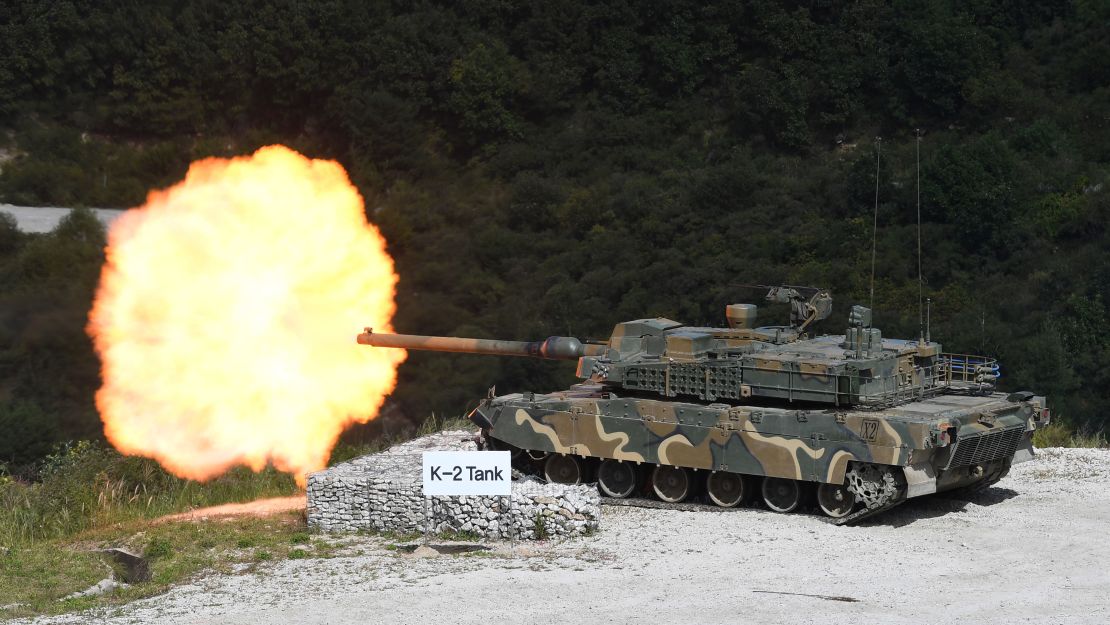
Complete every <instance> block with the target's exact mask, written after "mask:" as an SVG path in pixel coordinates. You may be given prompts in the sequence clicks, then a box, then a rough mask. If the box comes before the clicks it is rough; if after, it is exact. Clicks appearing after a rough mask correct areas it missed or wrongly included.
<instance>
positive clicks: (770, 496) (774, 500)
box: [763, 477, 802, 512]
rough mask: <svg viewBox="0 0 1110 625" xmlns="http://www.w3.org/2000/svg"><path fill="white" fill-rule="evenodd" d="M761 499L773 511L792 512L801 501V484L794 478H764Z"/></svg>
mask: <svg viewBox="0 0 1110 625" xmlns="http://www.w3.org/2000/svg"><path fill="white" fill-rule="evenodd" d="M763 501H764V503H766V504H767V507H768V508H770V509H772V510H774V511H775V512H793V511H794V510H797V509H798V506H800V505H801V503H802V489H801V485H800V484H798V482H797V481H795V480H786V479H781V478H777V477H768V478H764V479H763Z"/></svg>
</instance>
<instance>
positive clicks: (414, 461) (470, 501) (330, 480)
mask: <svg viewBox="0 0 1110 625" xmlns="http://www.w3.org/2000/svg"><path fill="white" fill-rule="evenodd" d="M476 449H477V444H476V443H475V441H474V433H472V432H467V431H465V430H455V431H450V432H440V433H438V434H432V435H430V436H424V437H422V438H418V439H416V440H412V441H409V442H407V443H403V444H401V445H397V446H395V447H391V448H390V449H388V450H386V451H384V452H381V453H378V454H371V455H368V456H363V457H361V458H356V459H354V460H351V461H350V462H345V463H343V464H339V465H336V466H334V467H331V468H329V469H325V470H323V471H319V472H317V473H312V474H310V475H309V476H308V486H307V491H308V525H309V526H310V527H314V528H318V529H321V530H324V531H328V532H339V531H356V530H376V531H392V532H400V533H417V532H423V531H425V529H427V530H428V531H430V532H432V533H449V532H454V533H468V534H474V535H477V536H482V537H486V538H522V539H539V538H544V537H547V536H574V535H580V534H585V533H588V532H591V531H593V530H595V529H597V525H598V521H599V519H600V518H601V501H600V497H599V495H598V493H597V490H596V489H594V488H593V487H590V486H570V485H565V484H545V483H542V482H539V481H536V480H533V479H524V480H519V481H514V482H513V486H512V496H511V497H490V496H465V497H432V498H429V499H427V500H426V499H425V497H424V493H423V488H422V486H421V480H420V470H421V454H422V453H423V452H425V451H438V450H459V451H473V450H476Z"/></svg>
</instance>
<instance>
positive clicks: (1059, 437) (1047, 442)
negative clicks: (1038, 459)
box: [1033, 421, 1110, 448]
mask: <svg viewBox="0 0 1110 625" xmlns="http://www.w3.org/2000/svg"><path fill="white" fill-rule="evenodd" d="M1033 445H1034V446H1036V447H1042V448H1043V447H1084V448H1106V447H1110V443H1108V442H1107V440H1106V433H1105V432H1102V431H1098V432H1091V431H1087V430H1080V429H1076V428H1074V427H1072V426H1071V425H1069V424H1068V423H1067V422H1066V421H1053V422H1052V423H1049V424H1048V425H1046V426H1044V427H1042V428H1040V429H1039V430H1037V431H1036V432H1033Z"/></svg>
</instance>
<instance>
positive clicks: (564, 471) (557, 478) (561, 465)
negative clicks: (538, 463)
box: [543, 454, 582, 484]
mask: <svg viewBox="0 0 1110 625" xmlns="http://www.w3.org/2000/svg"><path fill="white" fill-rule="evenodd" d="M543 476H544V477H545V478H547V481H548V482H554V483H556V484H581V483H582V464H581V463H580V462H579V461H578V457H577V456H564V455H561V454H551V455H550V456H548V457H547V462H545V463H544V465H543Z"/></svg>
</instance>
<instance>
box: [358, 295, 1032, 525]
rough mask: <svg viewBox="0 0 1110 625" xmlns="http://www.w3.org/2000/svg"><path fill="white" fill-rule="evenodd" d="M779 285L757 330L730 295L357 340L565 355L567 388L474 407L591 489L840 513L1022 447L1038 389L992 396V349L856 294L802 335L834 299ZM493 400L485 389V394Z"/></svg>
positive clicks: (524, 457) (501, 444)
mask: <svg viewBox="0 0 1110 625" xmlns="http://www.w3.org/2000/svg"><path fill="white" fill-rule="evenodd" d="M803 291H805V289H800V288H798V287H776V288H773V289H771V291H770V292H769V294H768V296H767V298H768V300H770V301H772V302H780V303H787V304H789V305H790V307H791V315H790V324H789V325H786V326H764V327H756V325H755V319H756V307H755V306H753V305H751V304H733V305H730V306H728V307H727V308H726V318H727V320H728V327H725V328H702V327H691V326H685V325H683V324H681V323H678V322H675V321H672V320H670V319H663V318H656V319H638V320H635V321H625V322H622V323H618V324H617V325H616V327H615V328H614V329H613V334H612V336H611V337H610V338H609V340H608V341H605V342H595V343H588V342H587V343H583V342H582V341H579V340H578V339H575V338H571V337H551V338H548V339H547V340H544V341H537V342H518V341H494V340H485V339H463V338H452V337H428V336H415V335H401V334H381V333H375V332H373V331H372V330H370V329H367V331H366V332H365V333H363V334H361V335H359V337H358V342H359V343H362V344H364V345H374V346H378V347H401V348H406V349H425V350H435V351H450V352H467V353H483V354H500V355H514V356H532V357H537V358H552V359H577V360H578V375H579V377H580V378H582V379H583V382H582V383H580V384H576V385H574V386H572V387H571V388H570V389H567V390H564V391H556V392H550V393H531V392H529V393H514V394H510V395H503V396H500V397H492V396H491V397H488V398H486V399H485V400H484V401H482V402H481V404H480V405H479V406H478V408H477V409H475V410H474V411H473V412H472V413H471V414H470V419H471V421H473V422H474V423H475V424H477V425H478V426H480V427H481V429H482V435H483V440H484V441H485V444H486V445H487V446H488V447H489V448H493V449H508V450H511V451H514V452H515V455H514V458H515V462H516V464H517V466H518V468H521V469H523V470H526V471H531V472H534V473H537V474H540V475H543V476H545V477H546V478H547V479H548V480H550V481H554V482H563V483H578V482H592V481H596V482H597V486H598V489H599V490H600V491H601V492H602V494H604V495H607V496H609V497H618V498H625V497H632V496H636V495H639V494H643V493H647V494H653V495H654V496H655V497H657V498H658V499H660V500H662V501H664V502H670V503H676V502H681V501H684V500H686V499H688V498H691V497H697V496H701V495H702V494H704V495H705V496H706V497H707V498H708V500H709V501H711V502H712V503H714V504H716V505H719V506H724V507H733V506H738V505H740V504H742V503H744V502H745V501H750V500H753V499H761V500H762V501H763V502H764V503H765V504H766V506H767V507H768V508H770V509H771V510H774V511H777V512H791V511H794V510H797V509H799V508H802V507H804V506H805V505H806V503H807V501H809V500H810V499H811V498H813V494H815V499H816V504H817V507H818V508H819V509H820V510H821V511H823V512H824V513H825V514H827V515H828V516H830V517H833V518H834V519H836V520H837V522H840V523H847V522H851V521H855V520H859V519H861V518H864V517H866V516H870V515H873V514H876V513H878V512H881V511H883V510H886V509H888V508H890V507H893V506H895V505H897V504H899V503H901V502H902V501H905V500H906V499H907V498H910V497H918V496H922V495H928V494H932V493H936V492H940V491H946V490H952V489H957V488H969V489H975V488H982V487H985V486H989V485H990V484H993V483H994V482H996V481H998V480H999V479H1001V478H1002V477H1003V476H1005V475H1006V473H1007V472H1008V471H1009V469H1010V465H1011V464H1012V463H1014V462H1020V461H1023V460H1027V459H1030V458H1032V445H1031V437H1032V433H1033V431H1034V430H1035V429H1036V428H1038V427H1040V426H1042V425H1044V424H1046V423H1047V422H1048V418H1049V413H1048V409H1047V407H1046V404H1045V399H1044V398H1043V397H1038V396H1035V395H1034V394H1032V393H1029V392H1017V393H1009V394H1006V393H998V392H994V390H993V382H994V381H995V380H996V379H997V377H998V365H997V363H995V362H994V361H993V360H990V359H987V358H982V357H975V356H965V355H954V354H946V353H943V352H942V351H941V346H940V345H939V344H937V343H934V342H931V341H929V340H927V339H925V338H921V339H918V340H901V339H891V338H885V337H883V336H882V334H881V332H880V331H879V330H878V329H876V328H873V327H871V312H870V311H869V310H868V309H866V308H863V307H860V306H854V307H853V308H852V311H851V315H850V317H849V327H848V328H847V330H846V332H845V333H844V334H843V335H836V336H817V337H813V338H811V337H809V336H808V334H807V333H806V330H807V329H808V328H809V327H810V325H811V324H813V323H814V322H816V321H820V320H822V319H824V318H826V317H827V316H828V315H829V312H830V310H831V298H830V297H829V294H828V293H827V292H825V291H821V290H816V289H812V290H810V293H809V296H808V297H804V296H803V295H802V293H801V292H803ZM491 395H492V394H491Z"/></svg>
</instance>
